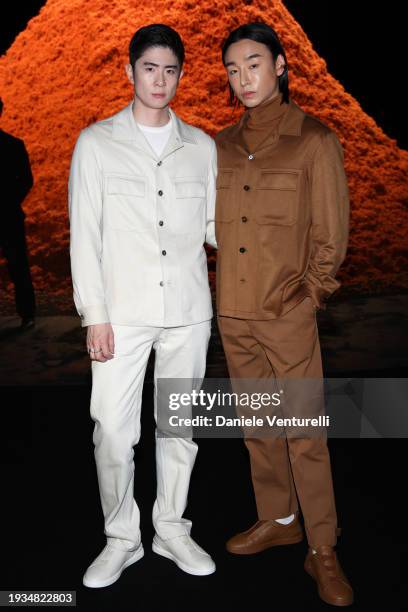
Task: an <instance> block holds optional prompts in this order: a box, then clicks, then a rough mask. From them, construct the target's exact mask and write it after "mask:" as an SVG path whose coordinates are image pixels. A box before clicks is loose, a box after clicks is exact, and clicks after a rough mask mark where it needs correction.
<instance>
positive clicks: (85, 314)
mask: <svg viewBox="0 0 408 612" xmlns="http://www.w3.org/2000/svg"><path fill="white" fill-rule="evenodd" d="M79 316H80V317H81V327H87V326H88V325H97V324H98V323H109V315H108V311H107V310H106V306H105V304H98V305H96V306H86V307H84V308H82V309H81V312H80V313H79Z"/></svg>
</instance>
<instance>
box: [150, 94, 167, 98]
mask: <svg viewBox="0 0 408 612" xmlns="http://www.w3.org/2000/svg"><path fill="white" fill-rule="evenodd" d="M152 96H153V97H154V98H165V97H166V94H157V93H154V94H152Z"/></svg>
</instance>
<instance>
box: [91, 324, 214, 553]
mask: <svg viewBox="0 0 408 612" xmlns="http://www.w3.org/2000/svg"><path fill="white" fill-rule="evenodd" d="M112 329H113V333H114V342H115V348H114V355H115V356H114V357H113V358H112V359H110V360H108V361H105V362H99V361H92V366H91V367H92V394H91V405H90V413H91V417H92V419H93V420H94V421H95V427H94V432H93V443H94V445H95V451H94V452H95V461H96V468H97V475H98V484H99V493H100V498H101V504H102V510H103V515H104V533H105V535H106V536H107V542H109V543H111V544H112V545H113V546H115V547H116V548H121V549H123V550H133V549H135V548H137V547H138V546H139V544H140V541H141V537H140V514H139V508H138V506H137V504H136V501H135V499H134V496H133V479H134V468H135V465H134V461H133V457H134V451H133V446H135V445H136V444H137V443H138V441H139V438H140V411H141V399H142V389H143V381H144V376H145V372H146V366H147V362H148V358H149V354H150V352H151V349H152V347H153V349H154V350H155V352H156V355H155V368H154V417H155V420H156V423H157V379H161V378H172V379H176V378H183V379H191V390H193V389H197V390H198V389H199V388H200V386H201V384H202V380H203V378H204V375H205V368H206V356H207V348H208V342H209V339H210V335H211V321H204V322H203V323H197V324H195V325H186V326H182V327H167V328H164V327H139V326H126V325H114V324H113V325H112ZM183 384H185V381H183ZM155 438H156V475H157V496H156V500H155V503H154V506H153V525H154V527H155V530H156V533H157V534H158V535H159V537H160V538H162V539H163V540H167V539H170V538H174V537H177V536H179V535H183V534H189V533H190V530H191V521H189V520H187V519H185V518H182V515H183V512H184V510H185V508H186V505H187V495H188V487H189V483H190V475H191V472H192V469H193V466H194V462H195V458H196V454H197V450H198V447H197V444H196V443H195V442H193V440H192V439H191V438H180V437H167V438H166V437H158V436H157V428H156V432H155Z"/></svg>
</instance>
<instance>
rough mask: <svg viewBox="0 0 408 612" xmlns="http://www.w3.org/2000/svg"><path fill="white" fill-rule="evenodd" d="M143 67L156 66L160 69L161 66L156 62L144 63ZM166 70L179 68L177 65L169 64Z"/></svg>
mask: <svg viewBox="0 0 408 612" xmlns="http://www.w3.org/2000/svg"><path fill="white" fill-rule="evenodd" d="M143 66H154V67H155V68H160V66H159V64H155V63H154V62H143ZM165 68H176V69H177V68H178V65H177V64H169V65H168V66H165Z"/></svg>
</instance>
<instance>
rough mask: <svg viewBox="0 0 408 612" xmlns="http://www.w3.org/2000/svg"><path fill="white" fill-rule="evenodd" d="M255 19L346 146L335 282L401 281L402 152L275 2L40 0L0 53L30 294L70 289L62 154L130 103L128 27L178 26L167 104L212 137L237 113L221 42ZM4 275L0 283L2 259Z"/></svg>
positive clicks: (405, 260)
mask: <svg viewBox="0 0 408 612" xmlns="http://www.w3.org/2000/svg"><path fill="white" fill-rule="evenodd" d="M142 6H143V8H141V7H142ZM256 20H264V21H267V22H268V23H269V24H271V25H272V26H273V27H275V29H276V30H277V32H278V34H279V35H280V37H281V40H282V42H283V44H284V46H285V48H286V51H287V55H288V61H289V65H290V84H291V93H292V97H293V98H294V100H295V101H296V102H297V103H298V104H299V105H300V106H302V108H304V109H305V110H306V111H307V112H309V113H311V114H313V115H315V116H317V117H319V118H320V119H321V120H323V121H324V122H326V123H327V124H328V125H329V126H330V127H331V128H333V129H334V130H335V131H336V133H337V134H338V136H339V138H340V140H341V142H342V144H343V146H344V148H345V159H346V171H347V175H348V179H349V186H350V193H351V200H352V218H351V235H350V247H349V253H348V256H347V259H346V262H345V264H344V265H343V266H342V268H341V271H340V274H339V278H340V280H342V281H343V283H344V287H346V288H347V287H348V288H351V289H353V288H355V289H358V290H361V289H363V290H369V291H373V292H375V291H378V290H379V291H382V290H390V289H393V290H395V289H399V288H407V287H408V272H407V270H408V265H407V264H408V246H407V232H408V223H407V221H408V211H407V207H406V203H407V195H408V186H407V180H406V179H407V169H408V152H406V151H402V150H400V149H399V148H398V147H397V146H396V142H395V141H393V140H391V139H390V138H388V137H387V136H386V135H385V134H384V132H383V131H382V130H381V129H380V128H379V127H378V126H377V125H376V123H375V122H374V121H373V120H372V119H371V118H370V117H369V116H367V115H366V114H365V113H364V111H363V110H362V108H361V107H360V105H359V104H358V102H357V101H356V100H355V99H354V98H353V97H352V96H350V95H349V94H348V93H347V92H346V91H345V90H344V88H343V87H342V85H341V84H340V83H339V82H338V81H336V80H335V79H334V78H333V77H332V76H331V75H330V74H328V72H327V67H326V64H325V61H324V59H322V58H320V57H319V56H318V55H317V53H316V52H315V51H314V49H313V47H312V45H311V43H310V41H309V40H308V39H307V37H306V35H305V34H304V32H303V31H302V29H301V27H300V26H299V25H298V24H297V22H296V21H295V20H294V19H293V18H292V16H291V15H290V13H289V12H288V11H287V10H286V8H285V7H284V5H283V4H282V2H280V1H279V0H273V1H272V0H269V1H266V0H253V1H252V2H251V1H249V0H247V1H244V2H242V1H241V2H239V1H237V0H200V1H199V2H194V1H192V0H172V2H169V1H167V2H165V1H163V0H151V1H150V2H148V3H143V5H141V3H140V2H139V1H137V0H48V2H47V4H46V5H45V6H44V7H43V9H42V10H41V12H40V14H39V15H38V16H37V17H35V18H33V19H32V20H31V21H30V23H29V24H28V26H27V28H26V30H25V31H24V32H22V33H21V34H20V35H19V36H18V37H17V38H16V40H15V42H14V43H13V45H12V46H11V48H10V49H9V50H8V52H7V54H6V55H4V56H3V57H2V58H1V59H0V83H1V88H0V91H1V96H2V98H3V101H4V105H5V110H4V114H3V118H2V127H3V129H5V130H6V131H9V132H11V133H13V134H15V135H17V136H19V137H21V138H23V139H24V141H25V143H26V146H27V149H28V152H29V155H30V158H31V162H32V168H33V173H34V178H35V187H34V188H33V190H32V191H31V193H30V194H29V196H28V198H27V199H26V201H25V203H24V209H25V211H26V213H27V234H28V241H29V249H30V261H31V264H32V272H33V278H34V283H35V287H36V289H37V290H44V291H49V292H51V293H54V294H62V293H65V292H69V293H70V292H71V279H70V273H69V225H68V218H67V177H68V172H69V163H70V156H71V153H72V148H73V146H74V143H75V140H76V138H77V136H78V133H79V131H80V129H81V128H82V127H84V126H85V125H87V124H89V123H91V122H93V121H95V120H97V119H101V118H103V117H107V116H109V115H110V114H112V113H114V112H116V111H118V110H119V109H120V108H121V107H122V106H124V105H125V104H127V103H128V102H129V101H130V99H131V97H132V91H131V86H130V85H129V83H128V82H127V79H126V77H125V74H124V69H123V65H124V63H125V62H126V61H127V46H128V42H129V40H130V37H131V36H132V34H133V33H134V32H135V30H136V29H138V28H139V27H140V26H142V25H145V24H147V23H153V22H162V23H167V24H169V25H171V26H173V27H175V28H176V29H177V30H178V31H179V32H180V34H181V36H182V37H183V40H184V41H185V44H186V48H187V57H186V65H185V72H186V76H185V77H184V79H183V81H182V83H181V85H180V88H179V92H178V94H177V98H176V101H175V103H174V104H173V108H174V109H175V111H176V112H178V113H179V114H180V116H181V117H182V118H183V119H185V120H186V121H189V122H191V123H193V124H195V125H197V126H199V127H201V128H203V129H204V130H206V131H207V132H208V133H210V134H212V135H214V134H215V133H216V132H217V131H218V130H219V129H221V128H223V127H224V126H226V125H229V124H230V123H231V122H234V121H235V120H236V119H237V118H238V116H239V113H238V114H237V113H236V114H235V115H234V116H233V115H232V111H231V109H230V107H229V106H228V104H227V90H226V78H225V75H224V70H223V68H222V65H221V61H220V44H221V41H222V40H223V39H224V37H225V35H226V34H227V33H228V32H229V31H230V30H231V29H233V28H235V27H236V26H238V25H239V24H241V23H244V22H247V21H256ZM1 276H2V280H4V281H5V282H6V283H8V277H7V275H6V273H5V270H4V266H2V268H1ZM8 286H9V289H10V288H11V285H10V284H9V285H8Z"/></svg>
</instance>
